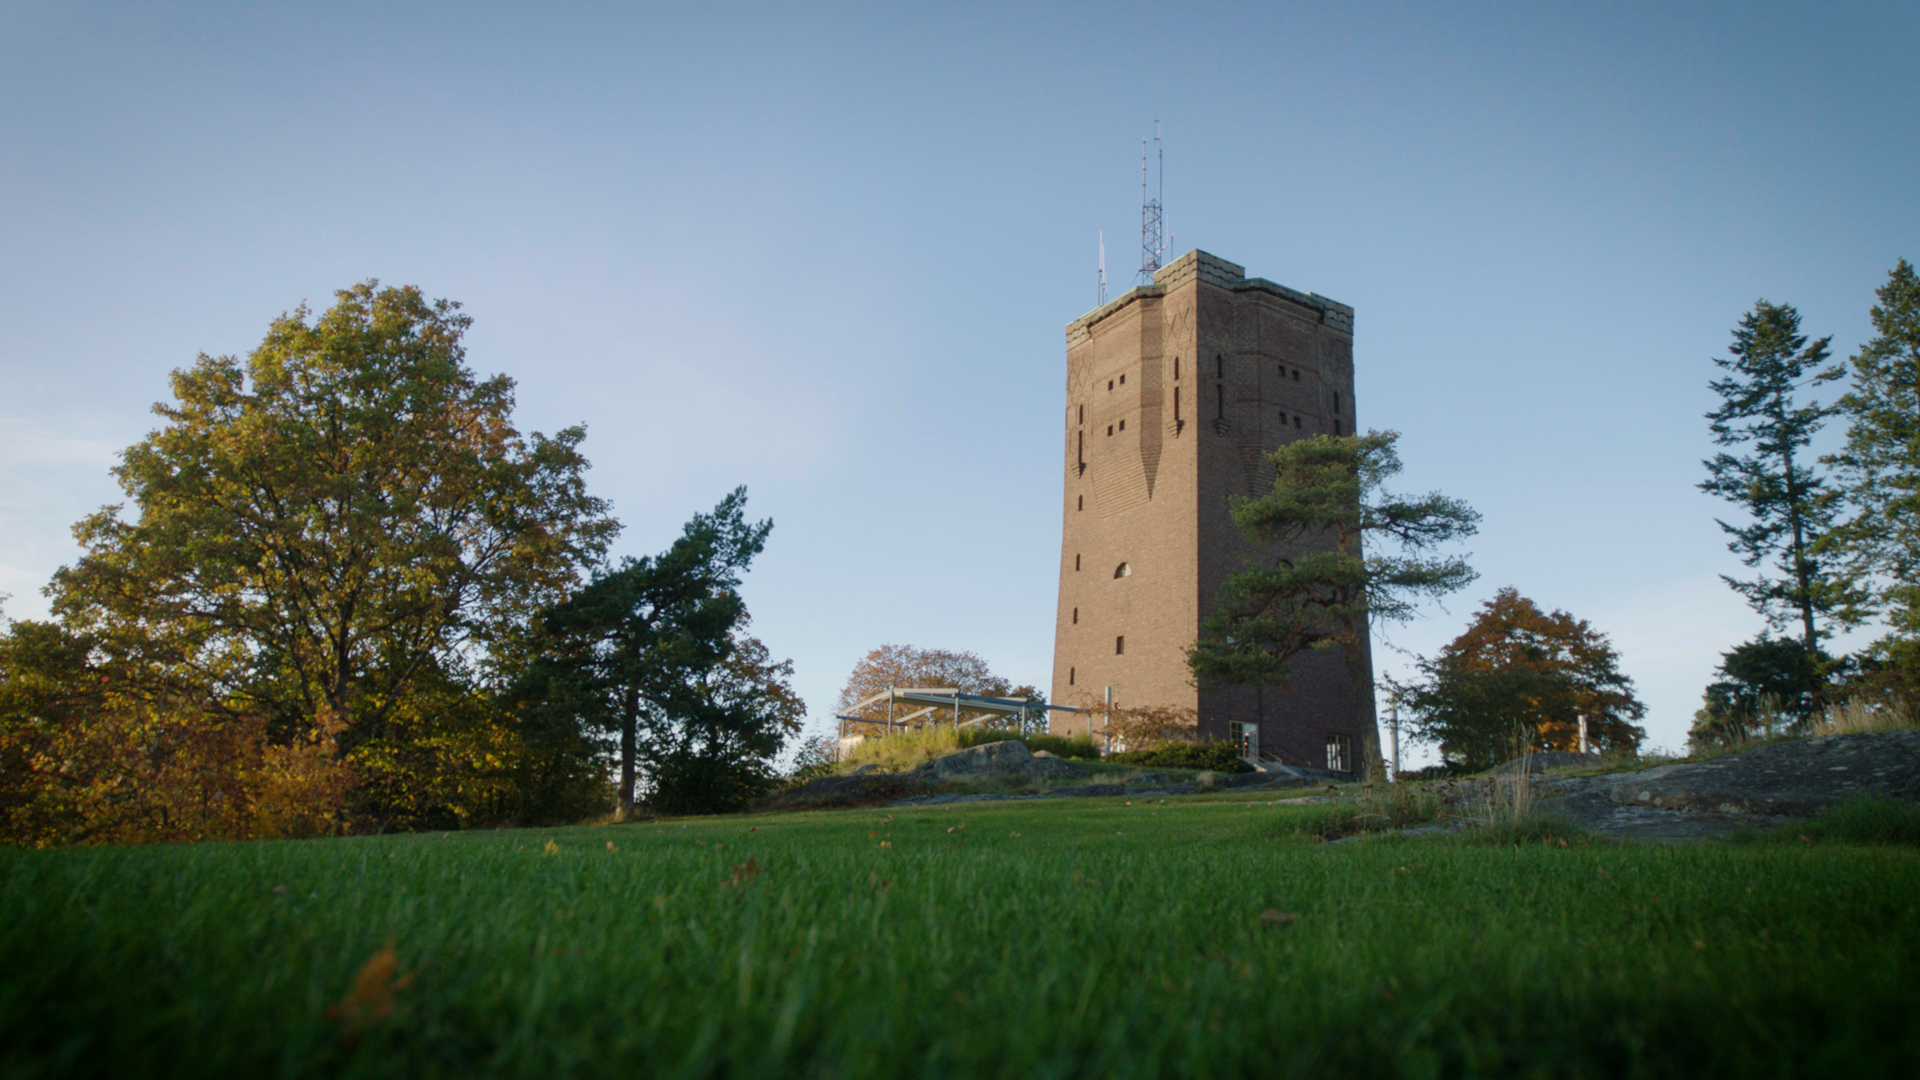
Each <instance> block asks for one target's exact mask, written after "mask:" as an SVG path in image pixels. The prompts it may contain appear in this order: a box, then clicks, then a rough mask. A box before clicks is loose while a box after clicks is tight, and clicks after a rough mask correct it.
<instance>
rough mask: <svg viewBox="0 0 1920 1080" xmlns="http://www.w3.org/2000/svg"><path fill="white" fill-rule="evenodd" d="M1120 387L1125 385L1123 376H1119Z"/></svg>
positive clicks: (1125, 378)
mask: <svg viewBox="0 0 1920 1080" xmlns="http://www.w3.org/2000/svg"><path fill="white" fill-rule="evenodd" d="M1120 385H1121V386H1125V385H1127V377H1126V376H1125V375H1122V376H1120Z"/></svg>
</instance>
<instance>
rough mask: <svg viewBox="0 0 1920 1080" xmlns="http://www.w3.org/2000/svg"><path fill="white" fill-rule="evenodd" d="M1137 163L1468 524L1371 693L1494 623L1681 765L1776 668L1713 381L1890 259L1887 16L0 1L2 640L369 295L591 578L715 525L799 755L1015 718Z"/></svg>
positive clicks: (1832, 9) (1895, 31) (1522, 7)
mask: <svg viewBox="0 0 1920 1080" xmlns="http://www.w3.org/2000/svg"><path fill="white" fill-rule="evenodd" d="M1156 120H1157V121H1159V122H1160V123H1161V126H1162V130H1163V131H1164V149H1165V154H1166V159H1165V160H1166V165H1165V203H1166V208H1167V211H1166V216H1167V227H1168V228H1169V229H1170V230H1171V232H1172V234H1173V237H1172V241H1173V242H1172V248H1173V250H1174V252H1176V253H1177V252H1185V251H1187V250H1190V249H1192V248H1195V247H1198V248H1201V249H1204V250H1206V251H1210V252H1212V253H1214V254H1216V255H1219V256H1221V257H1223V258H1226V259H1228V260H1230V261H1232V262H1236V263H1239V264H1241V265H1244V266H1245V267H1246V268H1247V273H1248V274H1249V276H1253V277H1264V278H1268V279H1271V280H1274V281H1278V282H1281V283H1282V284H1285V285H1289V286H1292V287H1294V288H1298V289H1301V290H1305V291H1312V292H1316V293H1319V294H1321V295H1324V296H1329V297H1332V298H1334V299H1337V300H1339V301H1341V302H1344V303H1347V304H1350V305H1352V306H1354V308H1355V309H1356V310H1357V315H1356V330H1355V345H1354V363H1355V370H1356V380H1357V389H1356V394H1357V398H1358V401H1357V402H1356V406H1357V410H1358V416H1359V421H1360V423H1361V425H1362V426H1363V427H1371V428H1382V429H1392V430H1395V431H1398V432H1400V433H1401V436H1402V437H1401V440H1400V451H1401V454H1402V457H1403V458H1404V459H1405V461H1406V465H1407V468H1406V471H1405V472H1404V473H1403V474H1402V476H1401V478H1400V481H1401V484H1400V486H1401V487H1402V488H1404V489H1406V490H1410V491H1424V490H1440V491H1443V492H1445V493H1447V494H1449V495H1454V496H1457V497H1460V498H1462V499H1465V500H1466V501H1467V502H1468V503H1470V504H1471V505H1473V506H1474V507H1475V508H1477V509H1478V510H1479V511H1481V513H1482V514H1483V515H1484V520H1483V523H1482V527H1481V532H1480V534H1479V535H1478V536H1477V537H1475V538H1474V539H1473V540H1472V542H1471V543H1470V544H1469V545H1467V550H1469V551H1471V553H1472V562H1473V564H1474V566H1475V567H1476V568H1477V569H1478V570H1479V572H1480V575H1481V576H1480V578H1479V580H1478V581H1477V582H1475V583H1474V584H1473V585H1472V586H1471V587H1470V588H1468V589H1467V590H1465V591H1463V592H1462V593H1460V594H1458V595H1457V596H1456V597H1454V598H1452V599H1451V600H1449V601H1447V602H1446V603H1445V604H1444V605H1440V606H1436V607H1433V608H1432V609H1430V610H1428V611H1427V612H1425V613H1423V615H1422V617H1420V618H1419V619H1417V620H1415V621H1414V622H1412V623H1410V624H1407V625H1405V626H1400V627H1394V628H1390V629H1389V630H1388V631H1387V633H1386V634H1385V636H1384V640H1376V657H1377V663H1378V666H1379V667H1380V669H1381V670H1382V672H1383V673H1386V674H1396V673H1398V674H1402V675H1404V674H1406V673H1407V671H1408V669H1409V667H1410V665H1411V663H1412V660H1413V658H1414V657H1416V656H1419V655H1431V654H1432V653H1433V652H1434V651H1435V650H1437V649H1438V648H1439V647H1440V646H1441V645H1443V644H1445V643H1446V642H1447V641H1448V640H1450V639H1452V638H1453V637H1454V636H1456V635H1457V634H1459V633H1460V631H1461V630H1462V629H1464V628H1465V625H1466V623H1467V621H1468V619H1469V618H1470V617H1471V615H1472V612H1473V611H1474V610H1475V608H1476V607H1477V606H1478V605H1479V604H1481V603H1482V602H1484V601H1485V600H1487V599H1488V598H1490V597H1491V596H1492V595H1493V593H1494V592H1495V590H1497V589H1499V588H1501V587H1503V586H1512V587H1515V588H1517V589H1519V590H1520V591H1521V592H1522V593H1523V594H1524V595H1526V596H1528V597H1530V598H1532V599H1534V600H1535V601H1537V602H1538V603H1539V604H1541V605H1542V606H1543V607H1546V608H1549V609H1564V610H1567V611H1569V612H1571V613H1573V614H1574V615H1576V616H1578V617H1580V618H1583V619H1587V620H1589V621H1590V622H1591V623H1592V625H1593V626H1594V628H1596V629H1598V630H1600V631H1601V632H1603V633H1605V634H1607V635H1608V636H1609V637H1610V638H1611V640H1612V642H1613V643H1614V645H1615V646H1616V647H1617V648H1618V650H1619V652H1620V654H1621V660H1622V666H1623V668H1624V670H1625V671H1626V672H1627V673H1628V674H1629V675H1631V676H1632V677H1633V679H1634V681H1635V685H1636V688H1637V691H1638V693H1639V696H1640V697H1641V699H1642V700H1643V701H1645V702H1646V704H1647V706H1648V715H1647V718H1646V721H1645V725H1646V727H1647V729H1648V732H1649V740H1648V742H1649V745H1650V746H1655V747H1665V748H1678V747H1679V746H1681V745H1682V744H1683V743H1684V741H1685V733H1686V729H1687V725H1688V723H1689V722H1690V720H1691V716H1692V713H1693V711H1694V709H1696V708H1697V707H1698V705H1699V699H1700V693H1701V690H1702V688H1703V687H1704V686H1705V684H1706V683H1707V682H1708V681H1710V679H1711V678H1712V677H1713V669H1714V667H1715V665H1716V664H1717V663H1718V661H1719V658H1720V654H1721V653H1722V652H1724V651H1725V650H1727V649H1729V648H1731V647H1732V646H1733V645H1735V644H1737V643H1738V642H1740V641H1742V640H1745V639H1747V638H1749V637H1751V636H1753V635H1754V634H1755V633H1756V632H1758V631H1759V629H1760V628H1761V625H1762V623H1761V620H1760V619H1759V617H1758V616H1756V615H1754V614H1753V613H1752V612H1751V611H1750V610H1748V609H1747V608H1746V606H1745V605H1744V603H1743V602H1742V601H1741V600H1740V599H1739V597H1737V596H1736V595H1734V594H1733V593H1732V592H1731V591H1730V590H1728V589H1727V588H1726V586H1725V585H1724V584H1723V583H1722V582H1721V580H1720V575H1721V574H1723V573H1735V574H1738V573H1743V572H1744V570H1743V568H1742V567H1741V566H1740V565H1739V563H1738V561H1737V560H1736V559H1735V558H1734V556H1732V555H1730V554H1729V553H1728V552H1727V551H1726V548H1725V544H1724V538H1723V536H1722V535H1721V533H1720V530H1719V528H1718V526H1717V525H1716V524H1715V518H1716V516H1726V515H1728V514H1729V513H1730V512H1731V508H1729V507H1726V506H1725V504H1722V503H1718V502H1717V501H1716V500H1714V499H1712V498H1710V497H1709V496H1706V495H1704V494H1702V493H1701V492H1699V491H1698V490H1697V489H1696V485H1697V484H1698V483H1699V481H1700V480H1701V479H1702V477H1703V476H1704V471H1703V469H1702V467H1701V464H1700V462H1701V459H1702V458H1704V457H1706V456H1708V455H1709V454H1710V453H1711V452H1712V450H1713V448H1712V446H1711V443H1710V436H1709V434H1708V431H1707V425H1706V421H1705V420H1704V419H1703V414H1704V413H1706V412H1707V411H1708V410H1709V409H1711V408H1712V407H1713V406H1714V404H1715V403H1716V398H1715V397H1714V395H1713V394H1712V393H1711V391H1710V390H1709V389H1708V387H1707V383H1708V381H1709V380H1710V379H1711V378H1713V377H1714V375H1715V369H1714V367H1713V364H1712V360H1713V358H1714V357H1716V356H1725V355H1726V345H1727V343H1728V341H1729V339H1730V335H1731V331H1732V329H1733V327H1734V325H1735V324H1736V323H1737V322H1738V320H1739V318H1740V316H1741V315H1742V314H1744V313H1745V312H1746V311H1748V310H1749V309H1751V307H1752V306H1753V304H1754V302H1755V301H1756V300H1759V299H1761V298H1765V299H1767V300H1770V301H1773V302H1776V303H1791V304H1793V305H1795V306H1796V307H1797V308H1798V309H1799V311H1800V312H1801V314H1802V316H1803V319H1804V327H1805V329H1806V330H1807V331H1808V332H1809V333H1811V334H1812V335H1814V336H1816V337H1818V336H1825V335H1829V334H1830V335H1832V336H1833V351H1834V353H1835V355H1836V356H1837V357H1845V356H1848V355H1851V353H1852V352H1853V351H1854V350H1855V349H1856V348H1857V347H1858V346H1859V345H1860V344H1861V343H1862V342H1863V341H1865V340H1866V339H1867V338H1869V337H1870V336H1871V333H1872V330H1871V326H1870V324H1869V322H1868V318H1867V311H1868V308H1869V307H1870V306H1871V305H1872V303H1873V291H1874V289H1875V288H1876V287H1878V286H1879V285H1880V284H1881V283H1883V282H1884V281H1885V279H1886V275H1887V272H1888V270H1889V269H1891V268H1892V267H1893V265H1894V264H1895V262H1896V261H1897V260H1899V259H1900V258H1903V257H1904V258H1907V259H1909V260H1913V259H1916V258H1920V199H1916V198H1915V192H1916V190H1920V187H1917V186H1916V182H1915V181H1916V176H1920V169H1916V166H1917V165H1920V6H1916V5H1913V4H1911V3H1904V4H1902V3H1888V4H1848V3H1836V4H1824V5H1810V4H1792V5H1789V4H1767V3H1749V4H1739V5H1734V4H1724V5H1720V4H1687V3H1673V2H1667V3H1659V4H1638V3H1608V4H1592V5H1586V4H1564V5H1541V4H1511V5H1502V4H1478V5H1452V4H1448V5H1442V4H1378V3H1352V4H1340V5H1329V4H1324V3H1315V4H1288V3H1266V4H1185V5H1166V4H1157V5H1156V4H1125V3H1104V4H1098V5H1094V4H1066V3H1056V4H1040V5H1036V4H1030V3H1029V4H1008V5H1004V6H993V5H985V4H974V5H943V4H911V5H908V4H901V5H878V4H872V5H844V6H840V5H824V4H823V5H793V4H766V5H756V4H736V3H714V4H701V5H689V4H674V5H665V4H660V5H613V4H585V5H582V4H568V3H561V2H549V3H545V4H541V5H488V4H479V3H467V4H407V3H380V4H356V3H349V2H340V0H335V2H329V3H325V4H270V5H269V4H260V5H243V4H232V5H218V4H166V3H139V4H68V3H59V4H55V3H20V2H7V3H4V4H0V593H7V594H11V599H10V600H8V601H7V602H6V609H5V610H6V613H7V614H8V615H10V616H12V617H14V618H29V617H39V616H42V615H44V614H45V612H46V599H45V597H44V596H43V595H42V594H41V589H42V587H43V586H44V585H45V583H46V582H47V580H48V578H49V577H50V576H51V574H52V573H53V572H54V570H55V569H57V568H58V567H59V566H61V565H63V564H66V563H69V562H71V561H73V560H74V559H75V558H76V557H77V555H78V549H77V548H76V547H75V545H74V543H73V541H72V538H71V535H70V533H69V528H70V526H71V525H72V524H73V523H74V522H75V521H77V520H78V519H79V518H80V517H81V516H83V515H84V514H87V513H89V512H91V511H93V510H94V509H96V508H98V507H99V506H101V505H103V504H107V503H112V502H116V501H119V500H120V498H121V494H120V492H119V489H118V488H117V486H116V485H115V483H114V481H113V478H112V476H111V475H110V474H109V472H108V470H109V469H110V468H111V466H112V465H113V464H114V462H115V460H116V454H117V453H118V452H119V450H120V449H121V448H123V447H125V446H127V445H128V444H130V443H132V442H135V441H137V440H138V439H140V438H141V437H143V436H144V435H145V433H147V432H148V431H150V430H152V429H153V428H154V427H155V426H156V423H157V421H156V419H155V418H154V417H153V416H152V415H151V413H150V411H149V409H150V407H151V405H152V404H153V403H154V402H156V401H159V400H162V399H164V398H165V397H166V396H167V393H168V390H167V375H168V373H169V372H170V371H171V370H173V369H175V368H179V367H183V366H187V365H189V364H191V363H192V362H193V361H194V359H195V358H196V357H197V356H198V355H199V354H201V353H207V354H213V355H219V354H233V355H244V354H245V353H246V352H248V351H249V350H250V349H252V348H253V347H255V346H256V345H257V344H258V343H259V341H260V339H261V337H262V336H263V334H264V333H265V331H266V328H267V325H268V323H269V322H270V321H271V320H273V319H274V318H275V317H277V316H278V315H280V314H281V313H283V312H286V311H288V310H291V309H293V308H295V307H297V306H298V305H300V304H302V303H306V304H308V305H310V306H312V307H314V308H316V309H318V308H324V307H326V306H327V305H329V304H330V303H331V302H332V294H333V292H334V291H335V290H337V289H341V288H344V287H346V286H348V285H351V284H353V283H355V282H359V281H363V280H366V279H369V278H377V279H379V280H380V281H382V282H383V283H387V284H413V285H418V286H419V287H420V288H421V289H422V290H424V291H425V292H426V293H427V294H428V295H429V296H433V297H446V298H449V299H452V300H457V301H459V302H460V303H461V304H463V305H464V307H465V310H466V312H467V314H469V315H471V316H472V317H473V320H474V323H473V328H472V330H471V332H470V334H469V335H468V338H467V345H468V360H469V363H470V364H471V365H472V366H473V367H474V368H475V369H476V370H477V371H479V372H480V373H482V374H494V373H502V374H506V375H508V376H511V377H512V378H513V379H515V380H516V381H517V384H518V409H517V412H516V417H517V419H518V422H519V423H520V425H521V427H522V428H523V429H531V430H539V431H545V432H552V431H554V430H555V429H558V428H561V427H565V426H568V425H571V424H576V423H584V424H586V426H587V429H588V437H587V440H586V443H585V447H584V449H585V452H586V453H587V455H588V457H589V458H590V459H591V460H592V462H593V470H592V472H591V474H590V484H591V487H592V489H593V490H594V492H595V493H597V494H599V495H601V496H603V497H605V498H608V499H610V500H611V501H612V502H613V504H614V512H615V514H616V515H617V516H618V517H619V518H620V520H621V521H622V522H623V523H624V524H625V531H624V532H623V534H622V536H621V538H620V540H619V542H618V544H617V546H616V551H617V552H618V553H619V554H632V555H639V554H646V553H650V552H654V551H658V550H661V549H663V548H665V547H666V546H667V545H668V544H669V543H671V541H672V539H673V538H674V537H675V536H676V535H677V534H678V533H679V530H680V528H681V526H682V524H683V523H684V522H685V521H686V520H687V518H688V517H689V516H690V515H691V514H693V513H695V512H698V511H701V510H704V509H709V508H711V507H712V506H713V504H714V503H715V502H717V501H718V500H719V499H720V498H721V496H722V495H724V494H725V493H726V492H727V491H729V490H731V489H732V488H733V487H735V486H737V485H741V484H744V485H746V486H747V488H748V493H749V511H750V513H752V514H753V515H754V516H764V517H770V518H771V519H772V520H773V521H774V530H773V534H772V537H771V540H770V543H769V546H768V548H767V550H766V553H765V554H764V555H763V556H762V557H761V558H760V559H759V560H758V562H757V563H756V564H755V566H754V569H753V571H752V574H751V577H750V579H749V582H748V585H747V588H746V598H747V601H748V603H749V606H750V607H751V610H752V612H753V616H754V632H755V633H757V634H758V635H759V636H760V637H761V638H762V639H763V640H764V641H766V643H767V644H768V646H769V648H771V649H772V650H773V651H774V653H775V654H776V655H777V656H782V657H791V658H792V659H793V661H794V664H795V672H796V687H797V689H798V690H799V691H800V692H801V694H802V695H803V696H804V698H805V699H806V700H807V702H808V703H809V706H810V708H811V713H812V716H813V721H812V723H813V725H814V729H815V730H827V729H828V728H829V727H830V726H831V710H832V706H833V701H834V698H835V696H836V695H837V693H838V691H839V688H840V686H841V685H842V683H843V682H844V681H845V679H846V676H847V674H848V672H849V671H850V670H851V668H852V667H853V664H854V663H855V661H856V660H857V659H858V658H859V657H860V656H862V655H863V654H864V653H866V652H867V651H868V650H870V649H872V648H874V647H876V646H878V645H880V644H883V643H889V642H892V643H905V644H913V645H918V646H922V647H938V648H949V649H969V650H973V651H975V652H978V653H979V654H981V655H982V656H983V657H985V658H986V659H987V660H988V661H989V662H990V664H991V665H992V666H993V668H994V669H995V670H996V671H997V672H999V673H1000V674H1003V675H1005V676H1006V677H1007V678H1009V679H1011V680H1013V681H1014V682H1016V683H1022V682H1031V683H1034V684H1037V685H1040V686H1045V685H1046V684H1047V682H1048V680H1049V672H1050V671H1051V663H1052V649H1053V641H1052V637H1053V626H1054V621H1053V618H1054V607H1055V601H1056V587H1057V580H1056V578H1057V573H1058V566H1059V552H1060V523H1061V506H1062V485H1063V481H1064V477H1063V476H1062V475H1061V472H1060V469H1059V461H1060V449H1059V448H1060V445H1061V444H1060V443H1059V442H1058V439H1059V438H1060V431H1061V423H1062V417H1063V415H1064V408H1065V341H1064V336H1063V331H1064V328H1065V326H1066V324H1067V323H1068V322H1070V321H1072V320H1073V319H1074V318H1076V317H1078V316H1079V315H1081V314H1083V313H1084V312H1085V311H1087V310H1088V309H1089V308H1091V307H1092V306H1093V304H1094V300H1095V292H1094V289H1095V282H1094V270H1095V260H1096V244H1097V240H1098V237H1099V236H1100V235H1102V234H1103V233H1104V235H1105V238H1106V244H1107V249H1108V269H1109V274H1110V277H1111V278H1112V279H1113V281H1114V282H1115V289H1114V292H1115V293H1116V294H1117V293H1118V292H1119V291H1120V290H1121V289H1124V288H1125V287H1126V286H1127V285H1128V284H1130V283H1131V280H1132V274H1131V269H1132V268H1133V266H1135V265H1137V256H1136V252H1137V249H1138V235H1139V221H1140V149H1141V147H1140V140H1141V138H1142V137H1143V136H1146V135H1150V134H1152V132H1153V130H1154V124H1155V121H1156ZM1838 436H1839V432H1838V431H1829V432H1827V433H1825V434H1824V435H1823V436H1822V438H1823V440H1824V442H1825V443H1826V444H1828V445H1831V443H1832V442H1833V441H1835V440H1836V439H1837V438H1838ZM1870 636H1871V631H1868V632H1865V633H1863V634H1856V635H1855V636H1854V637H1853V638H1851V639H1843V640H1842V641H1841V645H1842V646H1843V647H1844V646H1845V645H1847V644H1849V643H1850V642H1855V643H1857V642H1858V641H1861V640H1865V639H1866V638H1867V637H1870ZM1420 760H1422V757H1421V755H1420V753H1418V752H1415V753H1413V754H1410V755H1409V757H1408V761H1409V763H1415V764H1417V763H1418V762H1419V761H1420Z"/></svg>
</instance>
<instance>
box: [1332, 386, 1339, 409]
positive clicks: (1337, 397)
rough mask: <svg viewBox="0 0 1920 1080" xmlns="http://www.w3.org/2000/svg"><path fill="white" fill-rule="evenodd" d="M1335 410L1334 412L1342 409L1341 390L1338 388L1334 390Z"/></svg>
mask: <svg viewBox="0 0 1920 1080" xmlns="http://www.w3.org/2000/svg"><path fill="white" fill-rule="evenodd" d="M1333 411H1334V412H1339V411H1340V391H1338V390H1335V391H1334V392H1333Z"/></svg>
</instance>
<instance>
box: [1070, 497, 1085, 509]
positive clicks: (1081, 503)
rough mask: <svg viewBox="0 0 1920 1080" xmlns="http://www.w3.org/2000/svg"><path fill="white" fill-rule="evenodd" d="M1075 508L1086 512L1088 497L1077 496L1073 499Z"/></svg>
mask: <svg viewBox="0 0 1920 1080" xmlns="http://www.w3.org/2000/svg"><path fill="white" fill-rule="evenodd" d="M1073 508H1074V509H1075V510H1085V509H1086V508H1087V497H1086V496H1085V495H1075V496H1074V497H1073Z"/></svg>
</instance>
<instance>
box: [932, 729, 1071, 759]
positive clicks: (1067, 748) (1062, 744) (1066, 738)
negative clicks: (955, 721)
mask: <svg viewBox="0 0 1920 1080" xmlns="http://www.w3.org/2000/svg"><path fill="white" fill-rule="evenodd" d="M996 742H1017V743H1024V744H1026V747H1027V749H1029V750H1032V751H1034V752H1036V753H1038V752H1039V751H1041V750H1045V751H1046V752H1047V753H1049V754H1052V755H1053V756H1054V757H1060V758H1085V759H1088V760H1092V759H1094V758H1097V757H1099V756H1100V750H1099V748H1098V747H1096V746H1094V745H1093V740H1092V739H1090V738H1088V737H1087V736H1085V735H1047V734H1044V733H1040V734H1032V735H1015V734H1012V733H1011V732H1006V731H997V730H995V729H993V728H982V727H970V728H961V729H960V748H961V749H965V748H967V747H969V746H985V745H986V744H987V743H996Z"/></svg>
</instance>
